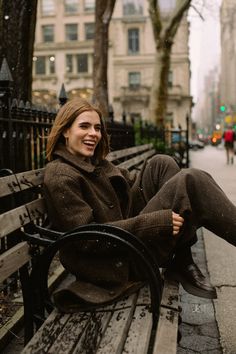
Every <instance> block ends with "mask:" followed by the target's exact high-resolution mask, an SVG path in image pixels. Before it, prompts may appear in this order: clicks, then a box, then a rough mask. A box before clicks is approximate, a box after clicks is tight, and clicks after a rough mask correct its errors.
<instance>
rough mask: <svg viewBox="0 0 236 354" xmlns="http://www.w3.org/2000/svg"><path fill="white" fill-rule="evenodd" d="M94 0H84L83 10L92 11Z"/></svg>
mask: <svg viewBox="0 0 236 354" xmlns="http://www.w3.org/2000/svg"><path fill="white" fill-rule="evenodd" d="M94 10H95V0H84V11H88V12H94Z"/></svg>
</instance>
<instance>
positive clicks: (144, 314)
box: [123, 306, 152, 353]
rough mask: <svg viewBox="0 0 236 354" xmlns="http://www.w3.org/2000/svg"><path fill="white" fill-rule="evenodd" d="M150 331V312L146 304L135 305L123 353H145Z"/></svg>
mask: <svg viewBox="0 0 236 354" xmlns="http://www.w3.org/2000/svg"><path fill="white" fill-rule="evenodd" d="M151 332H152V314H151V312H150V311H149V310H148V309H147V307H146V306H137V307H136V309H135V312H134V316H133V320H132V323H131V326H130V329H129V335H128V337H127V340H126V343H125V346H124V350H123V352H124V353H147V351H148V347H149V341H150V337H151Z"/></svg>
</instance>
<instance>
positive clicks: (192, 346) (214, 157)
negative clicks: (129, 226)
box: [178, 146, 236, 354]
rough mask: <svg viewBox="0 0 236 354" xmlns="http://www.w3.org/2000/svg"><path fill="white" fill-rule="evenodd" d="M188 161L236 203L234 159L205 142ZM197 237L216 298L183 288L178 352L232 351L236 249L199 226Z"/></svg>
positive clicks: (200, 257)
mask: <svg viewBox="0 0 236 354" xmlns="http://www.w3.org/2000/svg"><path fill="white" fill-rule="evenodd" d="M190 162H191V167H196V168H200V169H203V170H205V171H207V172H209V173H210V174H211V175H212V176H213V177H214V179H215V180H216V181H217V183H218V184H219V185H220V186H221V187H222V189H223V190H224V191H225V193H226V194H227V196H228V197H229V198H230V200H231V201H232V202H233V203H234V204H236V159H235V165H226V156H225V151H224V149H223V148H222V147H221V148H216V147H212V146H207V147H205V148H204V149H203V150H198V151H191V155H190ZM199 241H200V242H198V244H197V245H196V246H194V253H195V254H194V256H195V257H196V261H197V263H198V265H199V266H200V268H201V269H202V271H203V272H204V273H205V274H206V275H207V274H209V276H210V280H211V282H212V284H213V285H214V286H216V289H217V296H218V298H217V299H216V300H207V299H200V298H197V297H195V296H191V295H188V294H186V292H184V291H183V292H182V296H181V302H182V308H183V311H182V320H183V323H182V325H181V327H180V328H181V331H182V336H183V337H182V341H181V343H180V345H179V348H178V354H191V353H210V352H211V353H214V354H217V353H226V354H235V353H236V322H235V318H236V271H235V270H236V249H235V248H234V247H233V246H231V245H229V244H227V243H226V242H225V241H223V240H221V239H220V238H218V237H215V236H214V235H213V234H212V233H211V232H209V231H208V230H206V229H202V230H199ZM204 250H205V252H204ZM208 272H209V273H208Z"/></svg>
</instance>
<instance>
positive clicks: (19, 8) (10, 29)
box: [0, 0, 37, 101]
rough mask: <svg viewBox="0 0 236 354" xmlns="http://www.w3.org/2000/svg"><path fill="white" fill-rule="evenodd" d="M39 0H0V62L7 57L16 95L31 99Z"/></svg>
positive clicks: (20, 97) (14, 94) (23, 98)
mask: <svg viewBox="0 0 236 354" xmlns="http://www.w3.org/2000/svg"><path fill="white" fill-rule="evenodd" d="M36 15H37V0H14V1H5V0H0V62H2V59H3V57H5V58H6V59H7V62H8V65H9V68H10V71H11V74H12V77H13V97H16V98H18V99H22V100H24V101H27V100H29V101H30V100H31V91H32V57H33V50H34V36H35V25H36Z"/></svg>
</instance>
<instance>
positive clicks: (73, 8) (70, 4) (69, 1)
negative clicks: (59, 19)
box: [64, 0, 79, 14]
mask: <svg viewBox="0 0 236 354" xmlns="http://www.w3.org/2000/svg"><path fill="white" fill-rule="evenodd" d="M64 10H65V13H66V14H76V13H78V11H79V2H78V0H64Z"/></svg>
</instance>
